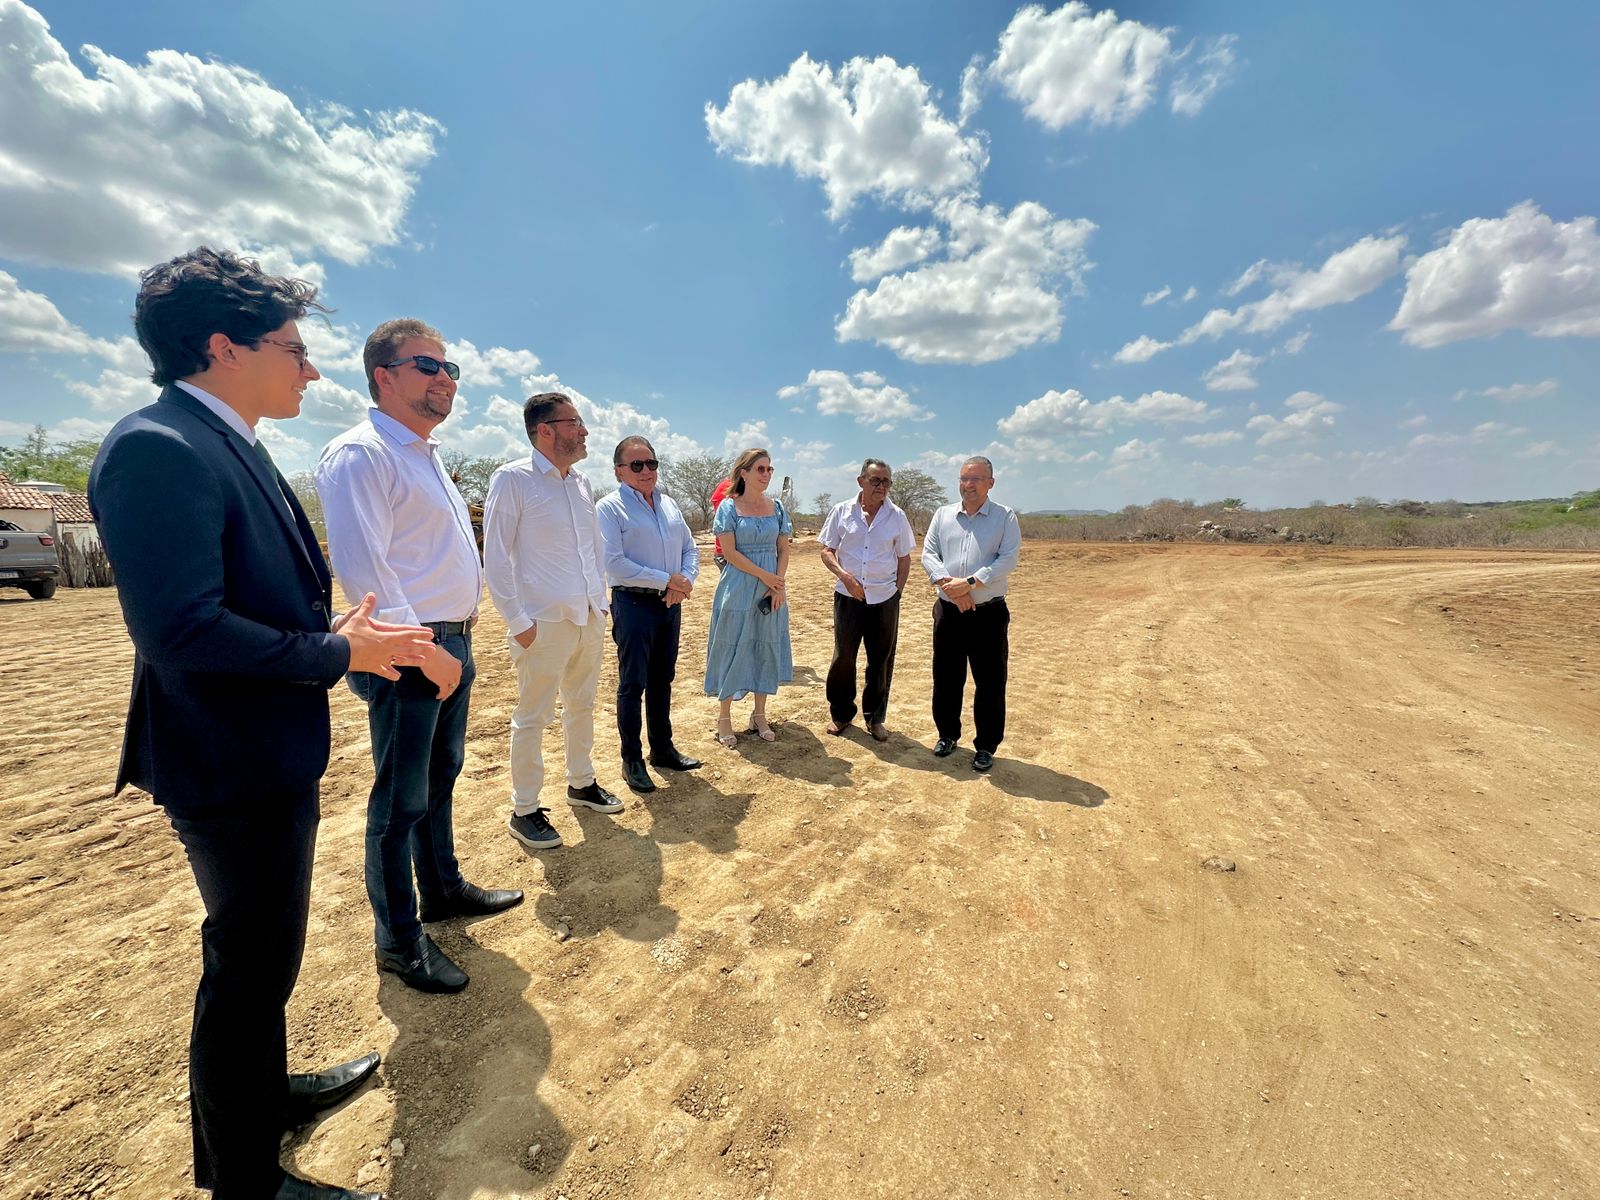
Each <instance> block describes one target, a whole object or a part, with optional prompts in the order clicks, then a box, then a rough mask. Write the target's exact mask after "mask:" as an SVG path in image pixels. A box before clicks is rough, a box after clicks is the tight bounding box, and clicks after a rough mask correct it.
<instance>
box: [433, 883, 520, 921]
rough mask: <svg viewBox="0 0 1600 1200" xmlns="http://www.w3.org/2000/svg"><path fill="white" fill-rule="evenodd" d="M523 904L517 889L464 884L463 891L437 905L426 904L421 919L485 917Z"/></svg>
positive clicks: (444, 919)
mask: <svg viewBox="0 0 1600 1200" xmlns="http://www.w3.org/2000/svg"><path fill="white" fill-rule="evenodd" d="M521 903H522V893H521V892H519V891H517V890H516V889H515V888H494V889H490V888H481V887H479V886H478V885H477V884H475V883H463V884H462V885H461V890H460V891H459V892H457V893H455V895H453V896H446V897H445V898H444V899H443V900H441V901H439V902H438V903H437V904H430V903H427V902H424V903H423V905H422V912H421V917H422V919H423V920H424V921H427V922H433V921H448V920H449V919H450V918H451V917H485V916H488V915H489V914H490V913H497V912H504V911H505V910H506V909H508V908H515V907H516V906H517V905H519V904H521Z"/></svg>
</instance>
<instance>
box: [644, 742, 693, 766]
mask: <svg viewBox="0 0 1600 1200" xmlns="http://www.w3.org/2000/svg"><path fill="white" fill-rule="evenodd" d="M650 765H651V766H652V767H662V768H664V769H665V770H668V771H698V770H699V769H700V768H701V766H703V765H704V764H702V763H701V761H700V760H699V759H698V758H690V757H689V756H688V755H687V754H680V753H679V752H678V748H677V747H676V746H672V747H669V748H668V749H666V750H660V751H651V754H650Z"/></svg>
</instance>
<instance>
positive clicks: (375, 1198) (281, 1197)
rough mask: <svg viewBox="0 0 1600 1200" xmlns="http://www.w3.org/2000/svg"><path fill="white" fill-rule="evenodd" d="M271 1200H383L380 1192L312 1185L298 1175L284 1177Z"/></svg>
mask: <svg viewBox="0 0 1600 1200" xmlns="http://www.w3.org/2000/svg"><path fill="white" fill-rule="evenodd" d="M273 1200H383V1193H382V1192H352V1191H351V1190H350V1189H349V1188H342V1187H333V1186H332V1185H331V1184H326V1183H313V1182H312V1181H311V1180H309V1179H301V1178H300V1176H298V1175H287V1174H286V1175H284V1177H283V1182H282V1183H280V1184H279V1185H278V1190H277V1191H276V1192H274V1193H273Z"/></svg>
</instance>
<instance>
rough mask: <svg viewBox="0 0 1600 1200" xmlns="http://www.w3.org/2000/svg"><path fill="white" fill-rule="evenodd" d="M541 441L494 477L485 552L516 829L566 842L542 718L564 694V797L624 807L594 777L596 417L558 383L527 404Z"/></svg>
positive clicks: (515, 833)
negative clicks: (547, 801) (587, 461)
mask: <svg viewBox="0 0 1600 1200" xmlns="http://www.w3.org/2000/svg"><path fill="white" fill-rule="evenodd" d="M522 420H523V424H524V425H525V426H526V427H527V431H528V440H529V441H530V442H532V443H533V453H532V454H530V455H529V456H528V457H527V458H519V459H517V460H516V461H515V462H511V463H507V464H506V465H505V466H503V467H501V468H500V469H499V470H498V471H496V472H495V473H494V475H493V477H492V478H491V479H490V480H489V495H488V498H487V499H486V500H485V501H484V509H483V554H484V565H485V567H486V568H487V571H488V576H489V596H490V598H491V599H493V600H494V606H495V608H497V609H498V610H499V612H500V615H501V616H502V617H503V618H505V623H506V634H507V639H508V643H509V645H510V648H511V661H512V664H513V665H514V666H515V667H516V669H517V709H516V711H515V712H514V713H513V714H512V715H511V819H510V821H509V822H508V825H509V828H510V830H511V836H512V837H514V838H516V839H517V841H519V842H521V843H522V844H523V845H524V846H527V847H529V848H530V849H533V850H550V849H554V848H555V847H557V846H559V845H561V835H560V834H559V833H557V832H556V829H555V827H554V826H553V825H551V824H550V819H549V817H547V816H546V815H545V814H546V813H548V812H549V811H550V810H549V809H548V808H545V807H544V806H542V805H541V804H540V803H539V792H540V790H541V789H542V788H543V787H544V750H543V745H542V741H543V738H544V728H545V726H546V725H548V724H549V723H550V717H551V715H552V714H553V712H554V711H555V703H556V697H557V695H559V696H560V697H561V730H562V733H563V734H564V736H565V740H566V758H567V803H568V804H570V805H572V806H573V807H574V808H589V809H593V810H594V811H595V812H603V813H619V812H621V811H622V801H620V800H618V799H617V798H616V797H615V796H613V795H612V794H611V793H610V792H608V791H607V790H606V789H605V788H603V787H601V786H600V784H599V783H598V782H597V781H596V779H595V772H594V758H593V755H594V694H595V687H596V684H597V683H598V681H599V678H600V659H601V654H602V651H603V650H604V648H605V629H606V614H607V613H608V612H609V611H610V605H609V603H608V602H607V599H606V583H605V567H604V564H605V550H604V548H603V547H602V545H601V541H600V525H599V522H598V520H597V519H596V517H595V505H594V489H593V488H591V487H590V485H589V481H588V479H587V478H585V477H584V474H583V472H581V471H575V470H573V469H572V466H573V464H574V463H576V462H578V461H579V460H580V459H582V458H583V457H584V455H585V454H587V453H588V435H589V430H588V427H587V426H585V425H584V423H583V418H582V417H580V416H579V415H578V410H577V408H576V407H575V406H574V405H573V403H572V401H571V400H569V399H568V398H567V397H566V396H564V395H562V394H561V393H560V392H541V393H539V394H538V395H536V396H531V397H529V398H528V402H527V403H526V404H525V405H523V408H522Z"/></svg>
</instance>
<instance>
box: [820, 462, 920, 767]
mask: <svg viewBox="0 0 1600 1200" xmlns="http://www.w3.org/2000/svg"><path fill="white" fill-rule="evenodd" d="M856 483H857V484H858V485H859V486H860V488H861V492H860V494H859V495H858V496H857V497H856V498H855V499H853V500H845V501H842V502H840V503H838V504H835V505H834V506H833V511H832V512H830V513H829V514H828V519H827V520H826V521H824V522H823V523H822V533H821V534H820V535H819V536H818V538H817V540H818V541H819V542H821V543H822V565H823V566H825V567H827V568H828V570H829V571H830V572H831V573H832V574H833V577H834V578H835V579H837V580H838V581H839V582H838V583H837V584H835V585H834V589H833V665H832V666H830V667H829V668H828V686H827V694H828V713H829V716H830V718H831V719H830V720H829V722H828V732H829V733H831V734H834V735H835V736H837V735H839V734H842V733H843V732H844V731H845V730H846V729H848V728H849V726H850V722H851V721H853V720H855V716H856V652H857V651H858V650H859V649H860V647H861V644H862V643H863V642H865V643H866V646H867V674H866V679H865V680H864V681H863V683H862V687H861V709H862V714H863V717H864V719H865V723H866V726H867V729H868V731H869V732H871V734H872V736H873V738H874V739H876V740H877V741H880V742H886V741H888V740H889V727H888V726H887V725H886V724H885V723H884V722H885V721H887V720H888V717H889V688H890V685H891V684H892V683H893V682H894V652H895V645H896V643H897V642H898V641H899V638H900V593H901V592H902V591H904V590H905V586H906V576H907V575H909V574H910V573H911V551H912V550H913V549H914V548H915V547H916V538H915V536H914V535H913V534H912V532H911V522H910V521H909V520H907V519H906V514H905V513H904V511H902V510H901V509H900V507H899V506H898V505H896V504H895V502H894V501H893V500H891V499H889V489H890V487H892V486H893V484H894V472H893V471H891V470H890V469H889V464H888V463H886V462H884V461H883V460H882V459H881V458H869V459H867V461H866V462H864V463H862V464H861V474H860V475H858V476H857V477H856Z"/></svg>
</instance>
